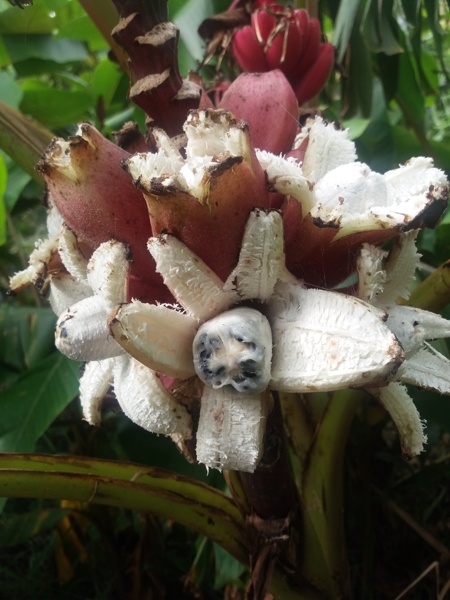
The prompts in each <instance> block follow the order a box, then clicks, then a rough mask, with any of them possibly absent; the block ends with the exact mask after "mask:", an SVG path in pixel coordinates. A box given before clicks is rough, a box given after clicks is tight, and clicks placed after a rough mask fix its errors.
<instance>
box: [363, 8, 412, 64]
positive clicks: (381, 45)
mask: <svg viewBox="0 0 450 600" xmlns="http://www.w3.org/2000/svg"><path fill="white" fill-rule="evenodd" d="M392 6H393V2H392V0H381V2H380V1H379V0H369V1H368V3H367V5H366V9H365V11H364V17H363V21H362V25H361V27H362V31H363V35H364V39H365V40H366V43H367V45H368V47H369V48H370V50H371V52H384V54H387V55H388V56H391V55H393V54H398V53H401V52H403V48H402V46H401V45H400V44H399V42H398V40H397V36H396V33H395V32H394V30H393V28H394V23H395V22H394V20H393V18H392Z"/></svg>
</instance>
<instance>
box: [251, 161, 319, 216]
mask: <svg viewBox="0 0 450 600" xmlns="http://www.w3.org/2000/svg"><path fill="white" fill-rule="evenodd" d="M256 156H257V158H258V161H259V163H260V165H261V167H262V168H263V169H264V171H265V172H266V174H267V180H268V184H269V186H270V188H272V189H273V190H274V191H276V192H279V193H280V194H284V195H285V196H292V197H293V198H295V199H296V200H297V201H298V202H299V203H300V204H301V205H302V209H303V215H304V216H305V215H306V214H308V213H309V212H310V211H311V210H312V209H313V207H314V206H315V204H316V199H315V195H314V192H313V191H312V188H313V186H312V184H311V182H310V181H309V180H308V179H307V178H306V177H305V176H304V174H303V171H302V169H301V167H300V166H299V165H298V163H297V162H296V161H295V159H293V158H282V157H281V156H275V154H271V153H270V152H267V151H265V150H256Z"/></svg>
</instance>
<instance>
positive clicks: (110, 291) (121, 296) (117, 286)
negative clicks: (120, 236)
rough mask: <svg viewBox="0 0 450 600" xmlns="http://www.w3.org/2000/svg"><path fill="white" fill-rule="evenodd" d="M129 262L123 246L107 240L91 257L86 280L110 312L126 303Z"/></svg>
mask: <svg viewBox="0 0 450 600" xmlns="http://www.w3.org/2000/svg"><path fill="white" fill-rule="evenodd" d="M128 269H129V262H128V259H127V248H126V246H125V244H122V243H121V242H117V241H116V240H109V241H108V242H104V243H103V244H101V245H100V246H99V247H98V248H97V250H96V251H95V252H94V254H93V255H92V256H91V258H90V260H89V263H88V267H87V278H88V282H89V285H90V286H91V288H92V290H93V292H94V293H95V294H97V295H98V296H101V297H102V299H103V300H104V301H105V303H106V304H107V306H108V308H109V310H112V309H113V308H114V307H115V306H116V305H117V304H121V303H122V302H126V299H127V283H128Z"/></svg>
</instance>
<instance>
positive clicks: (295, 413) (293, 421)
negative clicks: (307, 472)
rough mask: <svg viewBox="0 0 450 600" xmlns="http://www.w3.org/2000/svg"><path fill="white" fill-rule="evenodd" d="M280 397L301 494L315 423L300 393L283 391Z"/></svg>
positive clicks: (295, 477) (295, 481)
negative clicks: (313, 423)
mask: <svg viewBox="0 0 450 600" xmlns="http://www.w3.org/2000/svg"><path fill="white" fill-rule="evenodd" d="M279 397H280V406H281V412H282V414H283V420H284V428H285V432H286V437H287V443H288V448H289V456H290V459H291V468H292V473H293V477H294V483H295V486H296V488H297V493H298V494H301V491H302V487H303V475H304V469H305V466H306V457H307V456H308V452H309V449H310V447H311V443H312V439H313V425H312V423H311V419H310V415H308V410H307V407H306V405H305V403H304V401H303V397H302V396H301V395H300V394H287V393H283V392H281V393H280V394H279Z"/></svg>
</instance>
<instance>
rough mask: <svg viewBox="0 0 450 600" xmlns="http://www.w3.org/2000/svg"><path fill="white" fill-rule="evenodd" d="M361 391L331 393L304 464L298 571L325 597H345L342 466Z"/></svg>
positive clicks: (345, 567)
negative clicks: (302, 547) (300, 548)
mask: <svg viewBox="0 0 450 600" xmlns="http://www.w3.org/2000/svg"><path fill="white" fill-rule="evenodd" d="M362 395H363V393H362V392H359V391H354V390H348V391H339V392H334V393H333V394H332V396H331V398H330V400H329V403H328V406H327V408H326V410H325V412H324V414H323V417H322V420H321V422H320V424H319V427H318V430H317V435H316V437H315V439H314V441H313V444H312V447H311V450H310V453H309V456H308V464H307V466H306V469H305V475H304V482H303V493H302V501H303V509H304V513H303V524H304V530H303V535H304V540H303V544H304V549H303V555H304V557H305V561H304V565H303V568H302V574H303V576H304V577H305V579H306V580H307V581H309V582H310V583H311V584H312V585H314V587H316V588H317V589H319V590H321V591H322V592H323V593H324V595H325V596H324V597H326V598H342V599H343V598H349V597H350V585H349V580H348V565H347V562H346V552H345V536H344V523H343V514H344V508H343V507H344V502H343V473H342V471H343V459H344V452H345V446H346V441H347V437H348V432H349V428H350V425H351V422H352V420H353V416H354V414H355V410H356V408H357V406H358V403H359V400H360V398H361V397H362Z"/></svg>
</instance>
